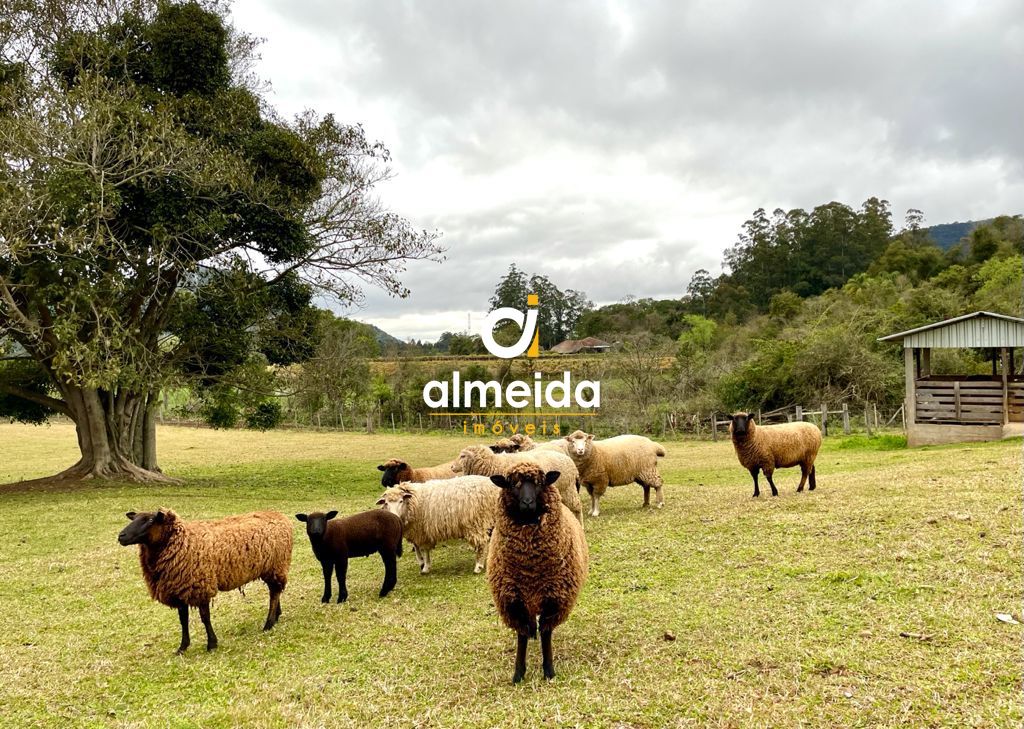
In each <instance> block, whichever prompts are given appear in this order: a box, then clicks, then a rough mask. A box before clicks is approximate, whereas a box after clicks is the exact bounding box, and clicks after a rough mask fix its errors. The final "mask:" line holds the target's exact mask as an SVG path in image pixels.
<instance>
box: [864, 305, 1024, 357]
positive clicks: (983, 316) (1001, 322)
mask: <svg viewBox="0 0 1024 729" xmlns="http://www.w3.org/2000/svg"><path fill="white" fill-rule="evenodd" d="M878 341H880V342H898V341H902V342H903V348H904V349H909V348H911V347H929V348H936V349H960V348H965V347H1024V319H1018V318H1017V317H1013V316H1006V315H1005V314H995V313H993V312H991V311H976V312H974V313H972V314H964V315H963V316H958V317H954V318H953V319H947V320H945V321H940V322H936V323H935V324H928V325H927V326H923V327H918V328H917V329H908V330H907V331H905V332H899V333H897V334H890V335H889V336H887V337H879V338H878Z"/></svg>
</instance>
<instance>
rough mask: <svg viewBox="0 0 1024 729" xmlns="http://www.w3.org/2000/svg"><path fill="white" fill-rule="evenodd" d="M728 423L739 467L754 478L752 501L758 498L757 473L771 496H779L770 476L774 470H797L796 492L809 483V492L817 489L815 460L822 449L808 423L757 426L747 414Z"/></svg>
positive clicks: (819, 437)
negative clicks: (765, 482) (767, 486)
mask: <svg viewBox="0 0 1024 729" xmlns="http://www.w3.org/2000/svg"><path fill="white" fill-rule="evenodd" d="M731 421H732V422H730V423H729V432H730V433H731V434H732V445H733V448H735V449H736V456H737V457H738V458H739V460H740V464H741V465H742V466H743V467H744V468H745V469H747V470H748V471H750V475H751V476H753V478H754V498H757V497H758V496H760V495H761V490H760V489H759V488H758V485H757V474H758V471H764V475H765V478H767V479H768V485H769V486H771V487H772V496H778V495H779V490H778V489H777V488H775V481H774V480H772V474H773V473H774V472H775V469H776V468H791V467H792V466H800V485H799V486H798V487H797V489H796V490H797V491H798V492H800V491H803V490H804V484H805V483H806V482H807V481H808V479H809V480H810V482H811V484H810V490H811V491H814V489H815V487H816V486H817V483H815V470H814V459H815V458H817V456H818V449H819V448H821V432H820V431H819V430H818V428H817V426H815V425H813V424H811V423H783V424H782V425H756V424H755V423H754V416H753V415H752V414H750V413H736V414H734V415H733V416H732V417H731Z"/></svg>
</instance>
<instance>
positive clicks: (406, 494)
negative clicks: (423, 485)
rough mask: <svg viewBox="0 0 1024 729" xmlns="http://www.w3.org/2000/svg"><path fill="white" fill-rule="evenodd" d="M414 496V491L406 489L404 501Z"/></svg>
mask: <svg viewBox="0 0 1024 729" xmlns="http://www.w3.org/2000/svg"><path fill="white" fill-rule="evenodd" d="M411 498H412V491H406V492H404V493H403V494H402V501H405V500H406V499H411Z"/></svg>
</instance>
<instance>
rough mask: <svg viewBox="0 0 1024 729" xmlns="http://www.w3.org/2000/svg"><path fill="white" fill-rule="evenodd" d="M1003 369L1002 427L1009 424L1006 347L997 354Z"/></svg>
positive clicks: (1008, 380) (1008, 358)
mask: <svg viewBox="0 0 1024 729" xmlns="http://www.w3.org/2000/svg"><path fill="white" fill-rule="evenodd" d="M999 358H1000V360H1002V361H1001V365H1002V368H1003V425H1004V426H1005V425H1006V424H1007V423H1009V422H1010V353H1009V352H1008V351H1007V349H1006V347H1003V348H1002V349H1001V350H1000V352H999Z"/></svg>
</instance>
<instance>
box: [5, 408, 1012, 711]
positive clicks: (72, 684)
mask: <svg viewBox="0 0 1024 729" xmlns="http://www.w3.org/2000/svg"><path fill="white" fill-rule="evenodd" d="M463 440H464V439H460V438H456V437H453V436H430V437H425V436H412V435H404V436H403V435H398V436H392V435H375V436H365V435H352V434H347V435H346V434H332V433H307V432H271V433H266V434H260V433H251V432H221V431H210V430H198V429H187V428H171V427H167V428H163V429H162V430H161V432H160V447H161V460H162V464H163V466H164V468H165V470H166V471H168V472H169V473H171V474H172V475H176V476H178V477H180V478H181V479H182V483H181V484H180V485H169V486H160V487H152V486H135V485H123V484H115V483H93V484H89V485H87V486H80V487H76V488H73V489H67V488H64V489H56V488H51V489H47V490H41V491H38V490H37V491H27V490H25V489H21V488H18V487H17V486H16V485H15V486H13V487H6V488H4V489H0V605H2V609H3V615H4V627H3V630H0V714H2V717H0V725H2V726H4V727H27V726H61V727H64V726H83V725H85V726H161V727H164V726H167V727H186V726H201V727H210V726H225V727H226V726H243V725H244V726H275V727H276V726H282V727H283V726H310V727H315V726H331V727H335V726H360V727H362V726H367V727H369V726H373V727H383V726H402V727H405V726H412V727H463V726H540V725H544V726H618V727H661V726H721V727H727V726H738V727H739V726H742V727H746V726H775V727H781V726H808V727H823V726H843V727H846V726H863V727H878V726H892V727H896V726H899V727H905V726H951V727H953V726H956V727H962V726H999V727H1006V726H1017V725H1019V724H1020V722H1021V720H1022V711H1021V701H1022V699H1021V640H1022V632H1021V631H1022V626H1020V625H1012V624H1005V623H1002V622H999V621H998V620H997V619H996V617H995V614H996V613H997V612H1005V613H1012V614H1013V615H1014V616H1016V618H1017V619H1019V620H1020V619H1022V618H1021V615H1020V610H1021V600H1022V567H1021V564H1022V549H1021V545H1022V532H1024V530H1022V518H1021V507H1022V504H1021V443H1020V441H1019V440H1018V441H1015V442H1013V441H1011V442H1002V443H991V444H979V445H971V446H950V447H945V448H934V449H922V450H915V451H907V450H902V449H897V450H893V449H877V448H876V447H875V446H876V443H872V442H868V441H865V440H864V439H860V440H856V441H847V442H845V443H844V442H843V441H841V440H839V439H830V440H829V441H828V442H827V443H826V445H825V448H824V450H823V452H822V454H821V455H820V456H819V460H818V472H819V477H818V484H819V488H818V490H817V491H816V492H814V493H804V494H796V493H794V489H795V484H796V480H797V478H798V472H794V471H792V470H791V471H785V472H782V473H781V475H780V477H779V478H777V483H779V486H780V489H781V491H782V495H781V496H780V497H779V498H777V499H770V498H765V497H762V498H761V499H759V500H756V501H755V500H753V499H751V498H750V493H751V490H752V489H751V484H750V482H749V481H750V479H749V476H748V475H747V474H746V472H745V471H743V470H742V469H741V468H740V467H739V466H738V465H737V464H736V462H735V459H734V456H733V454H732V450H731V446H730V445H729V443H727V442H722V443H715V444H712V443H698V442H668V443H667V444H666V445H667V447H668V451H669V456H668V458H667V459H666V460H665V462H664V464H663V469H662V470H663V474H664V476H665V481H666V484H667V486H666V488H665V497H666V507H665V509H664V510H662V511H654V510H642V509H640V508H639V506H640V501H641V493H640V489H639V488H638V487H636V486H632V487H622V488H619V489H614V490H612V491H611V492H610V494H609V496H608V497H606V498H605V500H604V501H603V502H602V514H601V517H600V518H598V519H589V520H588V521H587V533H588V539H589V542H590V554H591V572H590V579H589V582H588V583H587V586H586V588H585V589H584V592H583V595H582V597H581V599H580V602H579V604H578V606H577V608H576V610H575V612H574V613H573V615H572V617H571V618H570V620H569V621H568V622H567V623H566V624H565V625H563V626H562V627H561V628H559V629H558V630H557V631H556V632H555V661H556V668H557V670H558V677H557V678H556V679H555V680H554V681H553V682H551V683H547V682H545V681H543V679H542V678H541V671H540V655H539V654H540V650H539V647H538V646H537V645H536V644H532V645H531V647H530V653H529V657H528V673H527V678H526V681H525V682H524V683H523V684H521V685H519V686H515V687H514V686H512V685H511V682H510V679H511V674H512V660H513V654H514V639H513V636H512V633H511V631H509V630H507V629H506V628H504V627H503V626H502V625H501V624H500V623H499V619H498V617H497V616H496V614H495V612H494V608H493V607H492V606H491V604H490V599H489V592H488V589H487V583H486V577H485V576H484V575H473V574H472V567H473V555H472V552H471V550H470V549H469V547H468V546H467V545H465V544H453V545H449V546H446V547H442V548H439V549H438V550H437V551H436V552H435V554H434V570H435V571H434V573H433V574H431V575H429V576H426V577H421V576H420V575H419V574H418V573H417V570H416V561H415V559H414V558H413V557H412V554H411V550H409V551H408V552H407V553H406V556H405V557H404V558H403V559H402V560H400V562H399V582H398V588H397V589H396V591H395V592H394V593H392V595H391V596H389V597H388V598H385V599H384V600H379V599H378V598H377V597H376V591H377V589H378V588H379V586H380V581H381V579H382V575H383V571H382V568H381V565H380V562H379V560H377V559H375V558H373V559H365V560H356V561H355V562H354V563H353V564H352V565H351V566H350V569H349V592H350V598H349V602H348V603H347V604H343V605H336V604H330V605H321V604H320V602H319V596H320V590H321V586H322V583H321V577H320V571H319V565H318V564H316V563H315V562H314V559H313V556H312V552H311V551H310V548H309V545H308V542H307V540H306V537H305V534H304V532H303V531H301V530H300V524H299V523H298V522H295V535H296V548H295V559H294V561H293V566H292V573H291V581H290V583H289V586H288V589H287V591H286V592H285V594H284V598H283V603H282V604H283V608H284V614H283V616H282V619H281V622H280V623H279V624H278V626H277V627H276V628H275V629H274V630H273V631H271V632H269V633H263V632H262V631H261V629H260V628H261V626H262V620H263V617H264V613H265V609H266V604H265V603H266V588H265V587H264V586H263V585H262V584H256V585H252V586H250V587H249V588H248V589H247V590H246V591H245V594H244V595H243V594H240V593H238V592H234V593H225V594H222V595H221V596H220V597H219V598H218V599H217V600H216V602H215V603H214V608H213V623H214V627H215V628H216V630H217V633H218V636H219V638H220V648H219V649H218V650H217V651H216V652H214V653H210V654H207V653H206V651H205V650H204V649H203V644H204V641H203V636H202V628H201V625H200V624H199V621H198V619H196V620H193V627H192V631H193V633H192V635H193V645H192V648H191V649H190V651H189V652H188V654H186V655H185V656H182V657H179V656H176V655H175V654H174V649H175V648H176V647H177V643H178V637H179V634H178V624H177V616H176V614H175V612H174V611H172V610H170V609H168V608H165V607H163V606H161V605H158V604H156V603H153V602H151V601H150V600H149V598H148V596H147V593H146V589H145V587H144V585H143V583H142V579H141V576H140V573H139V565H138V561H137V556H136V552H135V549H134V548H123V547H120V546H118V544H117V541H116V538H115V537H116V535H117V532H118V531H119V530H120V529H121V528H122V526H123V525H124V524H125V523H127V522H126V520H125V518H124V516H123V514H124V512H126V511H129V510H141V509H150V508H153V507H155V506H160V505H163V506H170V507H173V508H174V509H175V510H177V511H178V512H179V514H181V515H182V516H184V517H187V518H193V517H215V516H220V515H224V514H229V513H233V512H241V511H248V510H254V509H264V508H273V509H280V510H282V511H284V512H285V513H287V514H292V513H294V512H295V511H308V510H313V509H317V508H328V507H330V508H337V509H340V510H341V511H342V512H343V513H347V512H352V511H356V510H360V509H365V508H370V507H371V506H372V505H373V503H374V501H375V499H376V498H377V495H378V493H379V491H380V488H379V485H378V475H379V474H378V472H377V471H376V470H375V469H374V466H375V465H376V464H377V463H379V462H380V461H382V460H383V459H384V458H386V457H389V456H402V457H404V458H406V459H408V460H410V461H412V462H414V464H415V463H436V462H440V461H441V460H444V459H447V458H451V457H452V456H453V454H454V453H455V452H456V450H457V449H458V447H459V445H460V443H462V442H463ZM73 444H74V434H73V430H72V429H71V428H70V427H68V426H66V425H55V426H52V427H43V428H32V427H23V426H13V425H0V483H2V482H8V481H12V480H19V479H25V478H32V477H36V476H43V475H46V474H48V473H53V472H55V471H57V470H58V469H59V468H60V467H62V466H66V465H68V464H69V463H71V462H72V461H73V460H74V457H75V453H74V447H73ZM901 634H902V635H901Z"/></svg>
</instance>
